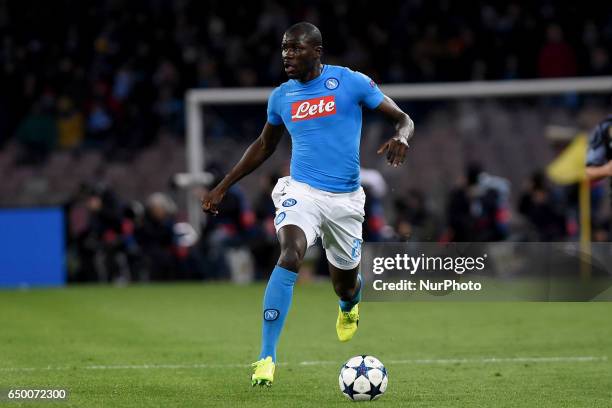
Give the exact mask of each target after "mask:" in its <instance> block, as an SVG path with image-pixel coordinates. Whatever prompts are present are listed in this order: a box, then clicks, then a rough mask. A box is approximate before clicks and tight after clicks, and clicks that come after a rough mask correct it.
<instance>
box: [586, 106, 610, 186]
mask: <svg viewBox="0 0 612 408" xmlns="http://www.w3.org/2000/svg"><path fill="white" fill-rule="evenodd" d="M586 166H587V168H586V175H587V177H588V178H589V179H591V180H601V179H603V178H606V177H612V115H609V116H608V117H607V118H605V119H604V120H603V121H601V122H600V123H599V124H598V125H597V126H596V127H595V129H594V130H593V131H592V132H591V135H590V136H589V148H588V150H587V159H586Z"/></svg>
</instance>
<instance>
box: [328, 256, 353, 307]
mask: <svg viewBox="0 0 612 408" xmlns="http://www.w3.org/2000/svg"><path fill="white" fill-rule="evenodd" d="M327 264H328V266H329V275H330V277H331V281H332V285H333V287H334V291H335V292H336V295H338V298H339V299H340V300H339V301H338V303H339V306H340V310H342V311H343V312H350V311H351V309H352V308H353V306H355V305H356V304H358V303H359V301H360V300H361V276H360V275H359V266H357V267H356V268H352V269H340V268H338V267H336V266H334V265H332V264H331V263H330V262H328V263H327Z"/></svg>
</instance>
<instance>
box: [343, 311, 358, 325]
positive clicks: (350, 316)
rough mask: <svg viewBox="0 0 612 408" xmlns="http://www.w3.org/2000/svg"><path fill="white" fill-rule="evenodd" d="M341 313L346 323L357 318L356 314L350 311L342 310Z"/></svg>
mask: <svg viewBox="0 0 612 408" xmlns="http://www.w3.org/2000/svg"><path fill="white" fill-rule="evenodd" d="M342 314H343V315H344V317H345V318H346V320H348V323H352V322H354V321H355V320H357V316H355V313H352V312H342Z"/></svg>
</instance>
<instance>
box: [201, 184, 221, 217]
mask: <svg viewBox="0 0 612 408" xmlns="http://www.w3.org/2000/svg"><path fill="white" fill-rule="evenodd" d="M223 197H225V191H222V190H221V189H218V188H217V187H215V188H213V189H212V190H210V191H209V192H208V193H206V194H204V196H203V197H202V211H204V212H205V213H209V214H212V215H217V214H219V210H218V209H217V207H218V205H219V203H220V202H221V200H223Z"/></svg>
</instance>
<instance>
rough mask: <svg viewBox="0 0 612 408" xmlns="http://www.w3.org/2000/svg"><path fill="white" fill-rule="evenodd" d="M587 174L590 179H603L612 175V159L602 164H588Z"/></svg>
mask: <svg viewBox="0 0 612 408" xmlns="http://www.w3.org/2000/svg"><path fill="white" fill-rule="evenodd" d="M586 176H587V178H588V179H589V180H601V179H603V178H606V177H612V160H610V161H609V162H607V163H606V164H604V165H602V166H587V168H586Z"/></svg>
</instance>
